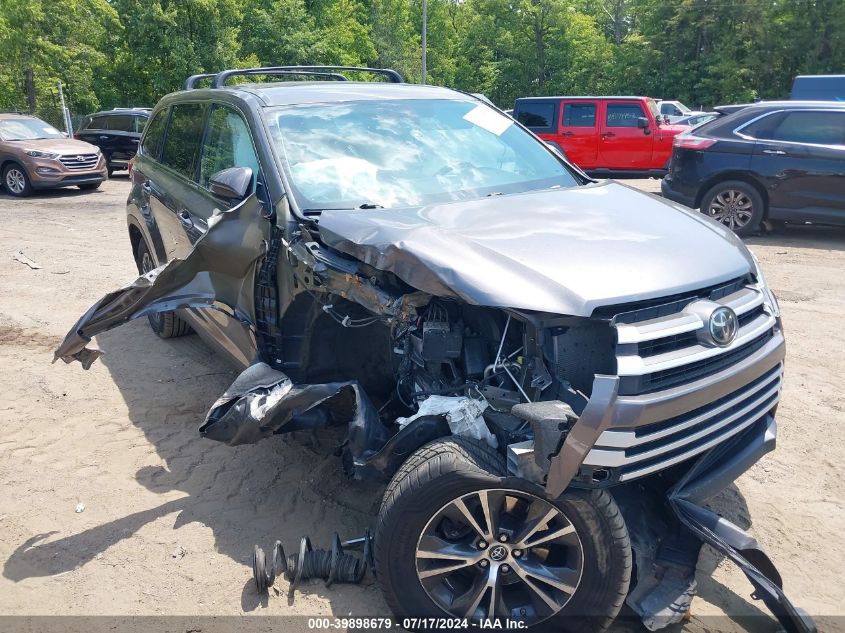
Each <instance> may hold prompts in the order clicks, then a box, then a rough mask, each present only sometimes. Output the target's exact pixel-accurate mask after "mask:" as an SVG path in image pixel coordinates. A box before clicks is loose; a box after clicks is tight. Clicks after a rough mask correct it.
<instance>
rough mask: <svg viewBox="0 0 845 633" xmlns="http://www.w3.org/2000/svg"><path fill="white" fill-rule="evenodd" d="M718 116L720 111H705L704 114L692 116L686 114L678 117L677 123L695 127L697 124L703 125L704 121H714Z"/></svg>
mask: <svg viewBox="0 0 845 633" xmlns="http://www.w3.org/2000/svg"><path fill="white" fill-rule="evenodd" d="M717 116H719V113H718V112H705V113H704V114H693V115H692V116H686V117H684V118H682V119H678V120H677V121H675V125H687V126H689V127H695V126H697V125H701V124H702V123H707V122H708V121H712V120H713V119H715V118H716V117H717Z"/></svg>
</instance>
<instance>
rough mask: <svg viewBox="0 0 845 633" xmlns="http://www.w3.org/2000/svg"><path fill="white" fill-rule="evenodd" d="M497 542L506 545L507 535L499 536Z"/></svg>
mask: <svg viewBox="0 0 845 633" xmlns="http://www.w3.org/2000/svg"><path fill="white" fill-rule="evenodd" d="M499 540H500V541H501V542H502V543H506V542H507V540H508V535H507V534H499Z"/></svg>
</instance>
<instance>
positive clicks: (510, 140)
mask: <svg viewBox="0 0 845 633" xmlns="http://www.w3.org/2000/svg"><path fill="white" fill-rule="evenodd" d="M266 118H267V122H268V125H269V128H270V130H271V134H272V136H273V139H274V142H275V144H276V146H277V148H278V149H279V153H280V154H281V155H282V156H283V158H284V163H285V165H284V168H285V170H286V171H287V175H288V177H289V179H290V181H291V184H292V186H293V189H294V192H293V193H294V196H295V197H296V199H297V202H298V203H299V206H300V208H301V209H303V210H319V209H332V208H334V209H351V208H356V207H359V206H362V205H363V206H381V207H385V208H398V207H407V206H419V205H422V204H428V203H434V202H445V201H450V200H467V199H473V198H479V197H483V196H486V195H495V194H504V193H516V192H522V191H531V190H536V189H547V188H551V187H571V186H573V185H576V184H577V180H576V179H575V176H574V175H573V174H572V173H571V172H570V171H569V170H568V169H567V168H566V167H565V166H564V165H563V164H562V163H561V162H560V161H559V160H558V159H557V158H555V156H554V155H553V154H552V153H551V152H550V151H549V150H548V149H546V148H545V147H543V145H542V143H540V142H538V141H537V140H536V139H535V138H533V137H532V136H531V135H530V134H528V133H527V132H525V131H524V130H523V129H521V128H520V127H519V126H517V125H515V123H514V121H513V119H511V118H510V117H507V116H505V115H503V114H501V113H500V112H498V111H497V110H495V109H493V108H491V107H489V106H487V105H484V104H481V103H478V102H473V101H455V100H447V99H421V100H385V101H354V102H343V103H321V104H309V105H295V106H283V107H278V108H273V109H270V110H268V111H267V113H266Z"/></svg>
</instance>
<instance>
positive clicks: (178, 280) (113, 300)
mask: <svg viewBox="0 0 845 633" xmlns="http://www.w3.org/2000/svg"><path fill="white" fill-rule="evenodd" d="M269 234H270V223H269V221H268V220H266V219H265V218H264V217H263V216H262V205H261V202H260V201H259V200H258V198H256V197H255V196H254V195H253V196H250V197H249V198H247V199H246V200H244V201H243V202H242V203H240V204H239V205H237V206H235V207H233V208H231V209H229V210H227V211H218V212H215V214H214V215H213V216H212V217H211V218H210V219H209V221H208V230H207V231H206V232H205V233H204V234H203V235H202V237H200V238H199V240H197V242H196V244H194V247H193V248H192V249H191V251H190V252H189V253H188V254H187V255H186V256H185V258H184V259H172V260H170V261H169V262H167V263H166V264H164V265H162V266H159V267H158V268H156V269H155V270H152V271H150V272H149V273H147V274H145V275H141V276H140V277H138V278H137V279H135V281H133V282H132V283H131V284H129V285H127V286H124V287H123V288H121V289H120V290H116V291H114V292H110V293H109V294H107V295H106V296H104V297H103V298H102V299H100V300H99V301H97V302H96V303H95V304H94V305H92V306H91V307H90V308H89V309H88V311H87V312H86V313H85V314H83V315H82V317H80V319H79V321H77V322H76V324H75V325H74V326H73V327H72V328H71V330H70V332H68V334H67V336H66V337H65V339H64V341H62V344H61V345H59V347H58V349H56V353H55V357H54V359H53V362H55V361H57V360H58V359H62V360H63V361H65V362H66V363H72V362H73V361H75V360H76V361H79V362H80V363H82V367H83V368H84V369H88V368H89V367H90V366H91V363H93V362H94V361H95V360H97V358H98V357H99V356H101V355H102V352H100V351H99V350H96V349H89V348H87V347H86V345H87V344H88V343H89V342H90V341H91V338H92V337H93V336H96V335H97V334H100V333H102V332H105V331H107V330H110V329H112V328H115V327H118V326H119V325H122V324H124V323H126V322H127V321H130V320H132V319H137V318H139V317H143V316H147V315H149V314H155V313H158V312H168V311H170V310H176V309H179V308H213V309H218V310H223V311H227V313H230V315H231V316H233V317H234V318H237V319H238V320H240V321H243V322H245V323H249V324H254V323H255V308H254V305H255V302H254V299H253V289H254V286H255V273H256V268H257V266H258V263H259V261H260V260H261V258H262V257H263V256H264V254H265V252H266V243H267V239H268V237H269Z"/></svg>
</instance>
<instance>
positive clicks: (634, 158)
mask: <svg viewBox="0 0 845 633" xmlns="http://www.w3.org/2000/svg"><path fill="white" fill-rule="evenodd" d="M513 117H514V118H515V119H516V120H517V121H519V122H520V123H522V124H523V125H524V126H525V127H527V128H528V129H529V130H531V131H532V132H534V133H535V134H537V135H538V136H539V137H540V138H542V139H543V140H545V141H552V142H554V143H557V144H558V145H559V146H560V148H561V149H562V150H563V151H564V152H566V155H567V157H568V158H569V160H571V161H572V162H573V163H575V164H576V165H578V166H579V167H580V168H581V169H583V170H585V171H590V172H599V171H611V172H632V173H633V172H636V173H638V174H641V173H647V174H654V175H663V174H665V173H666V169H667V167H668V164H669V158H670V157H671V155H672V139H673V138H674V137H675V136H676V135H678V134H680V133H681V132H683V131H684V130H686V129H688V128H686V127H683V126H678V125H668V124H664V123H663V122H662V121H663V118H662V115H661V114H660V110H659V109H658V108H657V103H656V102H655V101H654V99H652V98H650V97H524V98H521V99H517V100H516V104H515V105H514V112H513Z"/></svg>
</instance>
